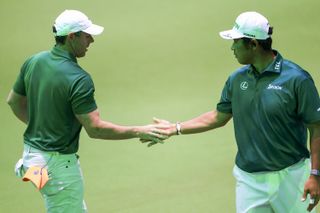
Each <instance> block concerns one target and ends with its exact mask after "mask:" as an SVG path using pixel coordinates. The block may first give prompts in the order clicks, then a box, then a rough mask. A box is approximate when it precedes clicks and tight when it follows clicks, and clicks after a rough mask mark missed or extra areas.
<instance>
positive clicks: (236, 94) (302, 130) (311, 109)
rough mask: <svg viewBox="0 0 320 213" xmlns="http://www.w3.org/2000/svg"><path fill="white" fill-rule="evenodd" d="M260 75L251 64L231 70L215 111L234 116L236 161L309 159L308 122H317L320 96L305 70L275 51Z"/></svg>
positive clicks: (276, 165) (261, 163) (264, 167)
mask: <svg viewBox="0 0 320 213" xmlns="http://www.w3.org/2000/svg"><path fill="white" fill-rule="evenodd" d="M275 54H277V56H276V58H275V60H274V61H273V63H271V64H270V65H269V66H268V67H267V68H266V69H265V70H264V71H263V72H262V73H261V74H258V73H257V72H256V71H255V70H254V68H253V67H252V66H251V65H247V66H244V67H242V68H240V69H239V70H237V71H236V72H234V73H233V74H231V76H230V77H229V78H228V80H227V82H226V84H225V86H224V89H223V91H222V95H221V100H220V102H219V103H218V105H217V110H218V111H220V112H224V113H231V114H232V116H233V122H234V130H235V138H236V141H237V146H238V152H237V156H236V165H237V166H238V167H239V168H241V169H242V170H244V171H247V172H260V171H277V170H281V169H283V168H286V167H288V166H290V165H293V164H294V163H296V162H298V161H299V160H301V159H302V158H309V151H308V149H307V128H306V124H310V123H314V122H317V121H320V99H319V94H318V92H317V89H316V87H315V85H314V82H313V80H312V78H311V76H310V75H309V73H307V72H306V71H305V70H303V69H302V68H301V67H299V66H298V65H296V64H294V63H293V62H291V61H288V60H285V59H283V58H282V57H281V55H280V54H279V53H277V52H276V51H275Z"/></svg>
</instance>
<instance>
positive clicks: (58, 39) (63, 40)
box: [52, 26, 81, 44]
mask: <svg viewBox="0 0 320 213" xmlns="http://www.w3.org/2000/svg"><path fill="white" fill-rule="evenodd" d="M52 31H53V33H57V30H56V28H55V26H52ZM80 33H81V31H79V32H75V33H74V34H75V35H76V36H80ZM54 39H55V40H56V44H65V43H66V39H67V36H66V35H65V36H55V37H54Z"/></svg>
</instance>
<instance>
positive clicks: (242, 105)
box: [156, 12, 320, 213]
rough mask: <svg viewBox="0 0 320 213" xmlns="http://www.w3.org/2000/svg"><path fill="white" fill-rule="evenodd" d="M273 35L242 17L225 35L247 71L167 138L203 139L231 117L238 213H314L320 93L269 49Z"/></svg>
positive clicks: (252, 17)
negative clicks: (201, 135) (194, 136)
mask: <svg viewBox="0 0 320 213" xmlns="http://www.w3.org/2000/svg"><path fill="white" fill-rule="evenodd" d="M271 34H272V27H270V26H269V22H268V20H267V19H266V18H265V17H264V16H262V15H261V14H259V13H257V12H245V13H242V14H240V15H239V16H238V18H237V19H236V23H235V25H234V27H233V29H232V30H228V31H224V32H221V33H220V36H221V37H222V38H224V39H231V40H233V44H232V47H231V49H232V50H233V52H234V55H235V57H236V59H237V60H238V62H239V63H240V64H242V65H245V66H243V67H241V68H240V69H238V70H236V71H235V72H234V73H232V74H231V75H230V77H229V78H228V80H227V82H226V84H225V86H224V89H223V91H222V95H221V100H220V102H219V103H218V104H217V108H216V110H213V111H210V112H207V113H204V114H202V115H200V116H199V117H196V118H193V119H191V120H189V121H185V122H181V123H176V124H171V127H170V128H169V129H168V132H167V134H168V135H169V136H171V135H175V134H193V133H200V132H204V131H207V130H211V129H215V128H218V127H222V126H224V125H225V124H226V123H227V122H228V121H229V120H230V119H231V118H233V122H234V130H235V137H236V142H237V147H238V152H237V156H236V165H235V167H234V176H235V178H236V180H237V184H236V205H237V212H238V213H272V212H274V213H302V212H307V211H313V212H314V211H315V210H314V207H315V206H316V205H317V203H318V201H319V198H320V99H319V94H318V92H317V89H316V87H315V85H314V82H313V80H312V77H311V76H310V75H309V73H307V72H306V71H305V70H303V69H302V68H301V67H299V66H298V65H296V64H295V63H293V62H291V61H288V60H286V59H283V58H282V56H281V55H280V53H279V52H277V51H275V50H272V48H271V45H272V39H271ZM156 121H157V122H158V123H169V122H168V121H165V120H160V119H158V120H156ZM307 129H309V132H310V147H311V148H310V153H311V164H310V160H309V158H310V153H309V151H308V149H307ZM310 165H311V169H312V170H310ZM301 199H302V201H305V202H302V201H301ZM306 200H307V201H306Z"/></svg>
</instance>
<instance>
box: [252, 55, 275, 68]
mask: <svg viewBox="0 0 320 213" xmlns="http://www.w3.org/2000/svg"><path fill="white" fill-rule="evenodd" d="M275 57H276V56H275V54H274V53H273V51H272V50H270V51H267V52H265V51H264V52H261V53H260V54H258V55H257V57H256V58H255V61H254V63H253V64H252V66H253V67H254V68H255V69H256V70H257V71H258V72H259V73H262V72H263V70H264V69H265V68H266V67H268V66H269V64H271V63H272V62H273V60H274V58H275Z"/></svg>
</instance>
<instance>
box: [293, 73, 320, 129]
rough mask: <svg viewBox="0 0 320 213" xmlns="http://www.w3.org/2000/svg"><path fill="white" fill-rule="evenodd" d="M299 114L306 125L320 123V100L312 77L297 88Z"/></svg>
mask: <svg viewBox="0 0 320 213" xmlns="http://www.w3.org/2000/svg"><path fill="white" fill-rule="evenodd" d="M297 98H298V106H297V114H298V116H299V117H300V118H301V119H302V120H303V121H304V122H305V123H306V124H310V123H314V122H317V121H320V98H319V94H318V91H317V88H316V87H315V85H314V82H313V80H312V78H311V77H309V78H306V79H305V80H303V81H302V82H301V83H300V84H299V85H298V88H297Z"/></svg>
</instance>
